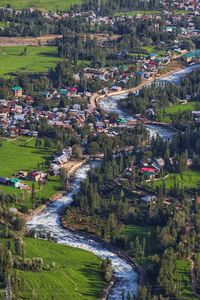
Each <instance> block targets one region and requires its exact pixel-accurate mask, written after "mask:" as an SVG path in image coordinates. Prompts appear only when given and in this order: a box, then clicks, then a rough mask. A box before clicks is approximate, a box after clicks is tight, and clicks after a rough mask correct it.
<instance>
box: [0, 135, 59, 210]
mask: <svg viewBox="0 0 200 300" xmlns="http://www.w3.org/2000/svg"><path fill="white" fill-rule="evenodd" d="M54 151H55V149H53V148H44V147H41V148H35V139H34V138H27V137H20V138H17V139H13V140H12V139H7V140H3V139H2V140H0V177H1V176H7V177H13V176H14V174H15V173H16V172H17V171H19V170H25V171H29V170H34V169H37V168H38V164H40V165H41V164H42V163H44V162H45V161H47V160H49V159H50V158H51V156H52V154H53V153H54ZM24 183H27V184H28V185H30V186H31V185H32V182H30V181H24ZM0 189H1V190H2V191H4V192H6V193H8V194H15V195H16V196H17V198H18V199H21V201H20V203H19V205H20V206H21V205H26V206H27V207H30V206H31V203H30V192H27V191H21V190H19V189H17V188H14V187H12V186H6V185H0ZM35 189H36V192H37V193H36V196H37V198H38V199H41V200H42V201H45V200H47V199H48V198H50V197H51V196H52V195H54V194H55V193H57V192H59V191H61V190H62V189H63V184H62V182H61V179H60V177H53V176H50V177H49V180H48V182H47V184H46V185H45V186H43V187H42V188H41V190H39V187H38V184H37V183H36V184H35Z"/></svg>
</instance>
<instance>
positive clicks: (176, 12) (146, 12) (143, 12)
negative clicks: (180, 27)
mask: <svg viewBox="0 0 200 300" xmlns="http://www.w3.org/2000/svg"><path fill="white" fill-rule="evenodd" d="M160 13H161V11H159V10H132V11H128V12H123V11H121V12H117V13H116V14H115V15H116V16H131V17H134V16H136V15H138V14H140V15H157V14H160ZM188 13H189V12H188V11H186V10H174V11H173V14H174V15H179V14H188Z"/></svg>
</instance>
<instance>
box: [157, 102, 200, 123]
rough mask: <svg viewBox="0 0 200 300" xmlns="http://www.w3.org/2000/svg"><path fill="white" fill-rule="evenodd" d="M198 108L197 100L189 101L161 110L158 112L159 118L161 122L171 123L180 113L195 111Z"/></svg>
mask: <svg viewBox="0 0 200 300" xmlns="http://www.w3.org/2000/svg"><path fill="white" fill-rule="evenodd" d="M195 109H196V102H194V101H193V102H189V103H186V104H176V105H173V106H169V107H166V108H164V109H163V110H159V111H158V112H157V114H158V116H157V120H159V121H160V122H166V123H170V122H172V121H173V119H174V118H175V117H176V115H177V114H178V113H183V112H186V111H193V110H195Z"/></svg>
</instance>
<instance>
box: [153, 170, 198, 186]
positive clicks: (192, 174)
mask: <svg viewBox="0 0 200 300" xmlns="http://www.w3.org/2000/svg"><path fill="white" fill-rule="evenodd" d="M162 182H163V181H162V180H155V181H153V182H151V183H148V186H149V185H152V186H153V188H156V187H160V186H161V185H162ZM164 182H165V187H166V189H167V190H169V189H170V188H173V187H174V186H175V185H176V186H179V188H186V189H187V188H196V187H198V186H199V185H200V172H198V171H191V170H187V171H185V172H183V173H182V174H179V173H170V174H169V175H168V176H167V177H166V178H165V179H164Z"/></svg>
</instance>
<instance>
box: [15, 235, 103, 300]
mask: <svg viewBox="0 0 200 300" xmlns="http://www.w3.org/2000/svg"><path fill="white" fill-rule="evenodd" d="M24 246H25V257H26V258H31V259H32V258H34V257H41V258H42V259H43V261H44V267H45V269H46V270H42V271H41V272H33V271H19V277H20V279H21V282H22V289H21V293H22V298H23V299H37V300H47V299H55V300H62V299H63V300H64V299H69V300H70V299H71V300H72V299H77V300H78V299H87V300H89V299H98V298H99V297H100V295H101V291H102V289H103V288H104V287H105V281H104V279H103V273H102V271H101V269H100V259H99V258H97V257H96V256H95V255H93V254H91V253H89V252H86V251H83V250H79V249H75V248H71V247H66V246H64V245H59V244H56V243H52V242H48V241H42V240H34V239H30V238H26V239H25V240H24ZM52 263H53V265H54V266H52ZM32 295H35V298H32Z"/></svg>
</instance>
